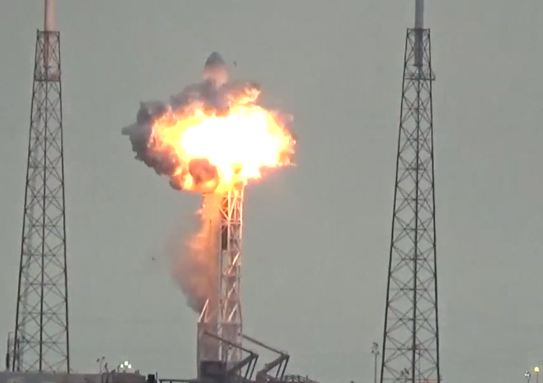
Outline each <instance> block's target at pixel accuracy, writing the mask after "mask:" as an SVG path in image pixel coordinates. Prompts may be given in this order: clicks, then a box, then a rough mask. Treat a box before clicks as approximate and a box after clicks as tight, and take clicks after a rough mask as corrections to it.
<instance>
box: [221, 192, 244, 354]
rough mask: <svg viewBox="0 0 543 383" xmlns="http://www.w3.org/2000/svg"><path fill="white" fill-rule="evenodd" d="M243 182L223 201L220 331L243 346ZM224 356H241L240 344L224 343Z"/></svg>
mask: <svg viewBox="0 0 543 383" xmlns="http://www.w3.org/2000/svg"><path fill="white" fill-rule="evenodd" d="M243 192H244V185H235V186H233V187H232V188H230V189H229V190H228V192H227V193H226V195H225V196H224V197H223V199H222V201H221V216H220V236H221V238H220V256H219V262H220V264H219V279H220V281H219V315H218V318H217V319H218V323H217V330H218V335H219V336H220V337H221V338H223V339H226V340H227V341H229V342H231V343H233V344H236V345H238V346H241V343H242V341H241V340H242V335H243V333H242V316H241V284H240V282H241V241H242V230H243ZM221 359H222V360H223V361H225V362H228V363H237V362H239V361H240V360H241V349H240V348H239V347H221Z"/></svg>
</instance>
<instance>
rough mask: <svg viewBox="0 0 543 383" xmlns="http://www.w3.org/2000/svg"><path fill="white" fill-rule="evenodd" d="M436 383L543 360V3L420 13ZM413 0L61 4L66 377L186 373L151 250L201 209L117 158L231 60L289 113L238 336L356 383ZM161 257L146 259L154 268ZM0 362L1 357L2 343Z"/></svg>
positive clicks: (12, 113)
mask: <svg viewBox="0 0 543 383" xmlns="http://www.w3.org/2000/svg"><path fill="white" fill-rule="evenodd" d="M426 10H427V14H426V16H427V17H426V19H427V24H428V26H430V27H431V28H432V47H433V64H434V70H435V72H436V75H437V82H436V84H435V87H434V90H435V93H434V105H435V113H434V116H435V140H436V142H435V145H436V183H437V191H436V193H437V220H438V221H437V229H438V233H437V238H438V257H439V262H438V263H439V283H440V284H439V288H440V291H439V292H440V297H439V298H440V310H441V311H440V321H441V345H442V349H441V351H442V354H441V361H442V374H443V377H444V379H445V381H446V382H465V383H474V382H481V381H493V382H494V383H506V382H507V383H512V382H521V381H522V379H524V378H523V373H524V371H525V370H526V369H527V368H530V367H531V366H534V365H536V364H543V341H542V340H541V338H542V337H543V326H542V323H543V320H542V319H543V299H542V298H541V297H542V295H541V291H542V288H543V279H542V272H541V269H542V268H543V258H542V257H541V254H542V248H543V236H542V235H541V233H542V231H543V218H541V217H542V213H543V202H542V199H541V195H542V190H541V189H542V186H543V172H542V171H541V163H542V160H543V152H542V150H541V143H542V142H543V126H542V123H541V121H543V75H542V74H541V73H542V70H541V68H542V62H543V32H542V28H541V20H543V2H542V1H541V0H517V1H505V0H479V1H476V2H474V1H468V0H457V1H436V0H434V1H432V2H429V3H428V4H427V7H426ZM413 15H414V1H400V0H384V1H383V0H364V1H340V2H337V1H302V0H298V1H292V2H287V1H267V2H264V1H255V2H250V1H245V2H221V1H217V2H211V1H200V2H196V1H193V2H188V1H174V0H160V1H158V0H155V1H143V0H115V1H108V0H93V1H83V0H71V1H67V0H59V1H58V17H57V18H58V24H59V26H60V29H61V33H62V55H63V56H62V64H63V92H64V127H65V160H66V193H67V201H66V206H67V208H66V209H67V210H66V211H67V231H68V249H69V287H70V330H71V332H70V336H71V341H72V343H71V346H72V348H71V358H72V360H71V361H72V366H73V367H74V369H76V370H78V371H80V372H96V371H98V366H97V364H96V363H95V360H96V358H97V357H99V356H101V355H105V356H106V357H107V359H108V361H109V363H110V364H115V363H118V362H120V361H121V360H122V359H125V358H128V359H129V360H130V361H132V364H134V366H136V367H138V368H139V369H140V370H142V371H145V372H152V371H155V370H156V371H159V373H160V374H161V375H162V376H163V377H165V376H168V377H192V376H194V374H195V339H196V334H195V323H196V319H197V318H196V315H195V314H194V313H193V312H191V310H190V309H189V308H188V307H186V305H185V299H184V297H183V296H182V294H181V291H180V290H179V289H178V288H177V286H176V285H175V283H174V282H173V280H172V278H171V277H170V273H169V270H168V263H167V262H166V258H165V256H164V249H165V246H166V242H167V241H168V239H169V238H170V237H171V235H172V233H175V232H176V231H177V230H179V227H180V226H181V225H183V224H184V219H185V217H186V216H187V215H188V214H190V213H191V212H192V211H194V210H195V209H196V207H197V205H198V202H199V200H198V198H196V197H194V196H192V197H191V196H189V195H187V194H184V193H181V192H177V191H175V190H173V189H171V188H170V187H169V185H168V182H167V179H165V178H161V177H159V176H157V175H156V174H155V173H154V172H153V171H152V170H151V169H149V168H147V167H145V166H144V165H143V164H141V163H138V162H137V161H135V160H134V159H133V153H132V151H131V147H130V143H129V141H128V139H127V138H126V137H123V136H121V134H120V129H121V128H122V127H123V126H125V125H127V124H129V123H131V122H132V121H133V120H134V118H135V114H136V112H137V108H138V105H139V104H138V103H139V101H140V100H147V99H167V98H168V97H169V96H170V95H171V94H174V93H176V92H178V91H179V90H180V89H182V87H183V86H184V85H186V84H188V83H191V82H194V81H197V80H198V79H199V78H200V77H199V76H200V74H201V70H202V65H203V62H204V61H205V59H206V57H207V56H208V55H209V53H210V52H212V51H214V50H217V51H220V52H221V53H222V55H223V56H224V58H225V59H226V60H228V61H230V62H232V61H234V60H236V61H237V64H238V65H237V68H235V72H234V73H235V74H234V76H236V77H244V78H249V79H254V80H257V81H259V82H260V83H261V85H262V87H263V97H264V99H265V101H267V102H268V103H269V104H270V105H273V106H274V107H278V108H280V109H282V110H284V111H286V112H290V113H292V114H293V115H294V118H295V125H294V129H295V133H296V135H297V136H298V139H299V144H298V147H297V157H296V163H297V166H296V167H294V168H289V169H283V170H281V171H280V172H276V173H275V174H273V175H272V176H270V177H268V178H267V179H266V180H264V181H262V182H260V183H259V184H255V185H253V186H251V187H249V189H248V191H247V198H246V210H245V228H244V265H243V310H244V326H245V331H246V332H247V334H249V335H251V336H254V337H256V338H258V339H261V340H262V341H264V342H267V343H270V344H271V345H273V346H275V347H278V348H282V349H286V350H288V351H289V352H290V353H291V355H292V363H291V368H290V372H291V373H300V374H303V375H306V374H308V375H309V376H310V377H311V378H313V379H316V380H319V381H321V382H323V383H325V382H347V381H350V380H355V381H357V382H360V381H365V382H368V381H369V380H370V379H371V378H372V374H373V370H372V363H373V361H372V356H371V354H370V347H371V343H372V342H373V341H375V340H377V341H379V342H380V340H381V338H382V330H383V314H384V305H385V288H386V271H387V262H388V259H387V257H388V251H389V245H390V244H389V239H390V226H391V211H392V195H393V181H394V171H395V169H394V166H395V156H396V154H395V150H396V139H397V127H398V120H399V103H400V88H401V75H402V73H401V70H402V60H403V54H404V52H403V49H404V43H405V42H404V39H405V29H406V27H408V26H410V25H411V24H412V22H413ZM42 19H43V17H42V4H41V1H37V0H35V1H28V0H26V1H14V0H2V1H1V2H0V52H1V54H0V68H1V71H0V116H1V121H2V123H1V125H2V127H1V129H2V137H3V139H1V140H0V153H1V157H0V179H1V196H2V198H1V199H0V225H1V226H0V244H1V255H0V283H1V285H0V286H1V289H0V304H1V307H2V310H1V311H0V345H2V344H4V341H2V339H5V338H4V334H7V332H8V331H12V330H13V328H14V316H15V303H16V301H15V298H16V289H17V268H18V262H19V256H20V254H19V252H20V233H21V224H22V205H23V196H24V194H23V192H24V175H25V167H26V148H27V140H28V123H29V113H30V112H29V108H30V95H31V92H30V90H31V84H32V66H33V60H34V44H35V33H36V29H37V28H38V27H40V28H41V23H42ZM152 257H156V258H157V261H156V262H155V261H152ZM2 347H3V346H2Z"/></svg>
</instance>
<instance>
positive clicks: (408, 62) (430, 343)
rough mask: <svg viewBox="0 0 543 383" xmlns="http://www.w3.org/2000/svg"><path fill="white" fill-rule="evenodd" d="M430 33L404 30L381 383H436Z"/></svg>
mask: <svg viewBox="0 0 543 383" xmlns="http://www.w3.org/2000/svg"><path fill="white" fill-rule="evenodd" d="M434 80H435V78H434V74H433V72H432V63H431V49H430V30H429V29H427V28H424V0H416V12H415V27H414V28H410V29H408V30H407V36H406V45H405V59H404V70H403V91H402V106H401V119H400V127H399V137H398V154H397V164H396V183H395V192H394V207H393V218H392V236H391V247H390V261H389V268H388V283H387V297H386V311H385V321H384V322H385V323H384V334H383V349H382V353H381V355H382V363H381V375H380V382H381V383H386V382H395V383H407V382H410V383H440V380H441V375H440V367H439V331H438V304H437V302H438V301H437V270H436V234H435V231H436V229H435V191H434V147H433V110H432V82H433V81H434Z"/></svg>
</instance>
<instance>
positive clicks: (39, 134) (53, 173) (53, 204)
mask: <svg viewBox="0 0 543 383" xmlns="http://www.w3.org/2000/svg"><path fill="white" fill-rule="evenodd" d="M44 27H45V28H44V30H43V31H38V33H37V40H36V55H35V63H34V84H33V89H32V106H31V121H30V134H29V135H30V137H29V144H28V160H27V173H26V190H25V202H24V213H23V232H22V241H21V263H20V268H19V288H18V292H17V314H16V320H15V322H16V323H15V336H14V341H13V345H12V346H13V360H14V363H13V366H12V370H14V371H43V372H68V371H69V370H70V358H69V335H68V285H67V269H66V227H65V209H64V154H63V137H62V87H61V67H60V33H59V32H58V31H56V30H55V28H54V4H53V0H45V25H44Z"/></svg>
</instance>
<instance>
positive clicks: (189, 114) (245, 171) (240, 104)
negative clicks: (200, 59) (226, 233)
mask: <svg viewBox="0 0 543 383" xmlns="http://www.w3.org/2000/svg"><path fill="white" fill-rule="evenodd" d="M214 55H215V54H213V55H211V56H210V58H209V59H208V61H207V62H206V66H205V67H204V82H202V83H200V84H195V85H191V86H189V87H187V88H186V89H185V90H184V91H183V92H182V93H180V94H179V95H177V96H174V97H172V102H171V103H170V105H165V104H161V103H156V102H155V103H142V104H141V107H140V111H139V112H138V122H137V123H136V124H134V125H131V126H129V127H127V128H125V129H124V130H123V134H126V135H129V136H130V140H131V142H132V146H133V149H134V151H135V152H136V158H137V159H139V160H141V161H143V162H144V163H146V164H147V165H148V166H150V167H153V168H154V169H155V170H156V172H157V173H159V174H164V175H167V176H168V177H169V178H170V184H171V185H172V187H174V188H176V189H179V190H188V191H193V192H198V193H223V192H225V191H227V190H228V189H229V188H230V187H232V185H233V184H234V183H236V182H242V183H243V184H245V183H246V182H247V181H249V180H251V179H255V180H256V179H259V178H260V177H261V170H262V169H264V168H276V167H280V166H285V165H288V164H290V161H291V156H292V154H293V152H294V150H293V149H294V144H295V140H294V138H293V137H292V135H291V134H290V133H289V132H288V128H287V123H288V122H289V119H288V118H287V117H285V116H282V115H280V114H279V113H277V112H273V111H269V110H267V109H265V108H264V107H262V106H259V105H258V104H257V100H258V97H259V95H260V89H259V87H258V86H257V85H256V84H254V83H250V82H241V83H235V84H229V83H226V80H227V72H226V66H225V64H224V62H223V61H222V58H220V56H218V54H217V56H218V57H214Z"/></svg>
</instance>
